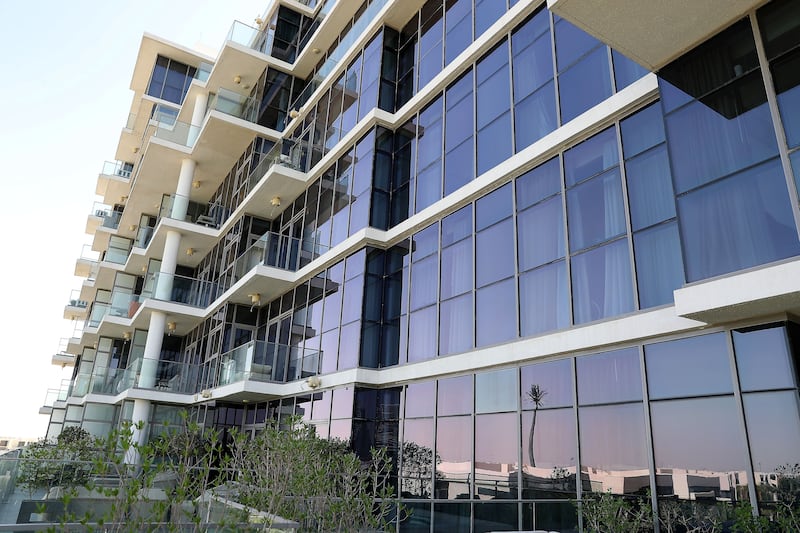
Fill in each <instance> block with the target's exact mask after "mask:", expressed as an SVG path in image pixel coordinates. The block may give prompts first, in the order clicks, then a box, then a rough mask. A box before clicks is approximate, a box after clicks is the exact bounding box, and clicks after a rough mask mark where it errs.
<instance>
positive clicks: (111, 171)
mask: <svg viewBox="0 0 800 533" xmlns="http://www.w3.org/2000/svg"><path fill="white" fill-rule="evenodd" d="M132 172H133V163H127V162H125V161H106V162H105V163H103V170H102V172H101V174H103V175H105V176H117V177H120V178H125V179H130V177H131V173H132Z"/></svg>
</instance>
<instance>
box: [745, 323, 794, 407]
mask: <svg viewBox="0 0 800 533" xmlns="http://www.w3.org/2000/svg"><path fill="white" fill-rule="evenodd" d="M733 346H734V351H735V352H736V365H737V367H738V368H739V384H740V385H741V388H742V390H743V391H754V390H769V389H783V388H794V387H796V386H797V384H796V382H795V372H794V371H793V369H792V361H791V356H790V354H789V345H788V344H787V339H786V330H785V329H784V328H783V327H774V328H767V329H756V330H734V332H733Z"/></svg>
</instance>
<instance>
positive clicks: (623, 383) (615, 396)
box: [577, 348, 642, 405]
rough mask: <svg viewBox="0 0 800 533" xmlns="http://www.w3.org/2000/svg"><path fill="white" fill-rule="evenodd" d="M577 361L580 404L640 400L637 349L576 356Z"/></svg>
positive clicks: (640, 390) (639, 371)
mask: <svg viewBox="0 0 800 533" xmlns="http://www.w3.org/2000/svg"><path fill="white" fill-rule="evenodd" d="M577 364H578V367H577V372H578V403H579V404H580V405H589V404H595V403H611V402H626V401H635V400H641V399H642V378H641V376H642V374H641V370H640V368H639V351H638V350H637V349H635V348H627V349H624V350H617V351H614V352H606V353H602V354H593V355H587V356H584V357H578V358H577Z"/></svg>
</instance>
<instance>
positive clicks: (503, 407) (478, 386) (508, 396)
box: [475, 368, 519, 448]
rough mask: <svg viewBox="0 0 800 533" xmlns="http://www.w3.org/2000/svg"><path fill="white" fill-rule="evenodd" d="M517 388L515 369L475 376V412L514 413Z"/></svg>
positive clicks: (517, 395) (482, 373)
mask: <svg viewBox="0 0 800 533" xmlns="http://www.w3.org/2000/svg"><path fill="white" fill-rule="evenodd" d="M517 387H518V386H517V369H516V368H509V369H507V370H496V371H494V372H481V373H480V374H476V375H475V412H476V413H500V412H502V411H516V410H517V398H518V397H519V394H518V393H517V390H518V389H517ZM515 425H516V424H515ZM515 448H516V446H515Z"/></svg>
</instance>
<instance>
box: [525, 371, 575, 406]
mask: <svg viewBox="0 0 800 533" xmlns="http://www.w3.org/2000/svg"><path fill="white" fill-rule="evenodd" d="M520 376H521V378H520V379H521V385H522V410H523V411H525V410H531V409H534V408H535V407H536V405H535V403H534V401H533V399H532V398H531V396H530V391H531V387H533V386H534V385H538V386H539V389H540V390H541V391H543V392H544V396H543V397H542V399H541V401H540V405H539V406H538V407H539V408H541V409H549V408H553V407H572V405H573V401H572V361H571V360H570V359H561V360H558V361H548V362H546V363H536V364H533V365H527V366H523V367H522V368H521V369H520Z"/></svg>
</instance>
